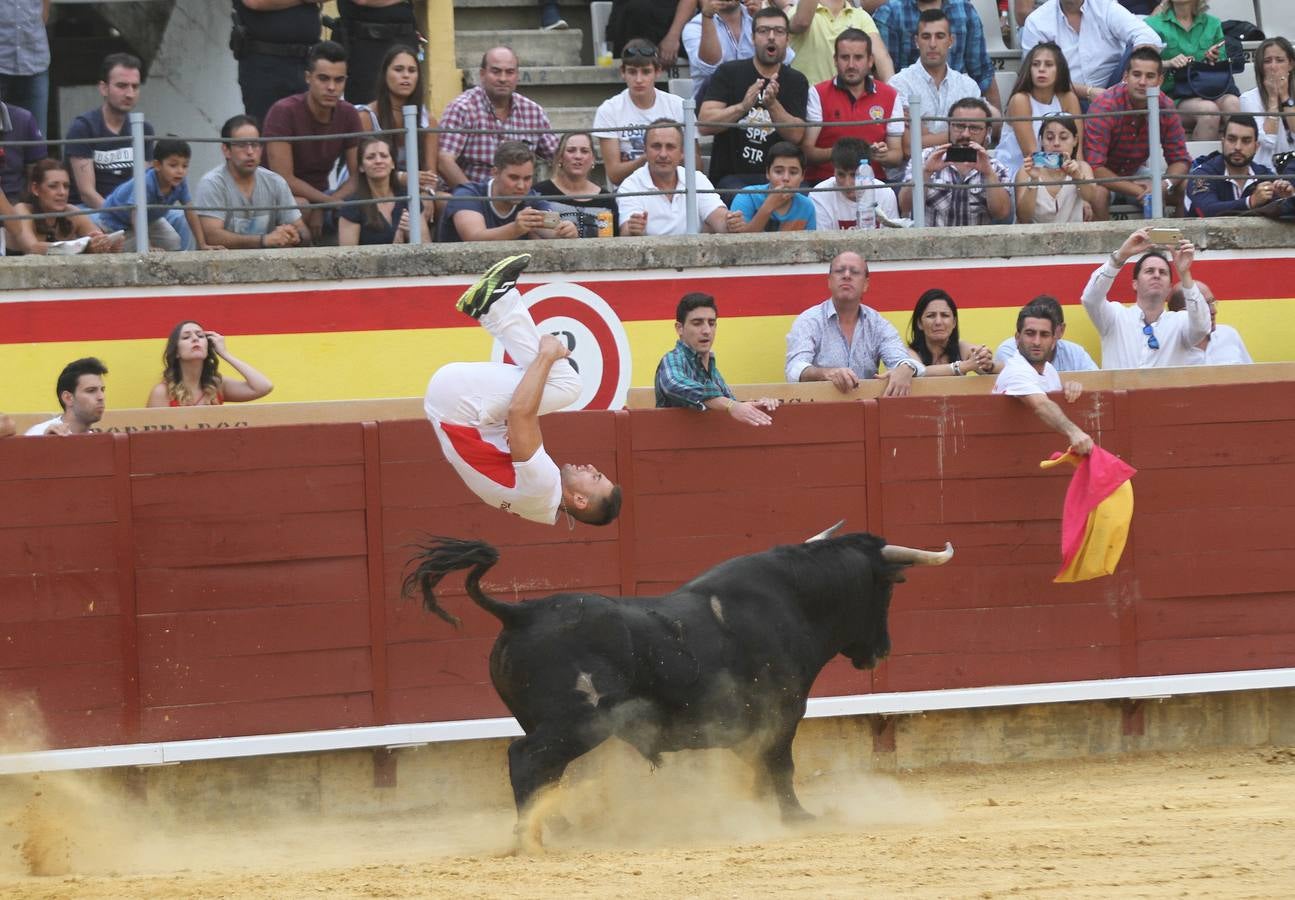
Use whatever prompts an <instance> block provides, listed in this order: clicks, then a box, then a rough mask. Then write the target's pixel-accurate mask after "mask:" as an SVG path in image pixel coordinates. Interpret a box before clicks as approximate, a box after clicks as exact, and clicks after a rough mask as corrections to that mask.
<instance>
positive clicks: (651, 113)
mask: <svg viewBox="0 0 1295 900" xmlns="http://www.w3.org/2000/svg"><path fill="white" fill-rule="evenodd" d="M654 90H655V89H654ZM657 119H672V120H674V121H675V122H682V121H683V98H682V97H677V96H675V95H674V94H669V93H666V92H665V91H656V99H655V100H654V101H653V103H652V108H651V109H639V108H638V107H637V106H635V105H634V101H633V100H631V99H630V91H629V88H626V89H625V90H623V91H621V92H620V93H619V94H617V95H616V96H615V97H609V98H608V99H606V100H604V101H603V102H602V104H601V105H600V106H599V107H598V111H597V112H596V113H594V137H595V138H597V139H598V140H602V139H603V138H609V139H611V138H617V139H619V140H620V142H621V161H622V162H631V161H633V160H636V159H638V158H639V157H640V156H642V155H643V152H644V148H643V129H641V128H640V129H639V130H637V131H602V130H600V129H604V128H613V127H615V126H617V125H647V124H649V123H650V122H653V121H655V120H657Z"/></svg>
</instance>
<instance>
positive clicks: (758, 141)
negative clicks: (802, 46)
mask: <svg viewBox="0 0 1295 900" xmlns="http://www.w3.org/2000/svg"><path fill="white" fill-rule="evenodd" d="M751 34H752V36H753V37H754V38H755V56H754V57H753V58H752V59H739V60H734V61H732V62H727V63H724V64H723V65H722V66H720V67H719V68H718V69H716V70H715V74H714V75H713V76H711V80H710V84H709V85H707V87H706V99H705V101H704V102H703V103H702V105H701V110H700V112H699V113H698V115H697V121H698V124H699V125H700V126H701V132H702V134H713V135H715V143H714V146H713V147H712V148H711V156H710V180H711V181H712V182H713V183H714V185H715V186H716V187H717V188H719V189H720V190H725V189H737V188H744V187H749V186H750V185H753V184H760V183H761V182H762V181H764V170H765V165H766V162H767V160H766V158H765V154H766V153H767V152H768V150H769V148H770V147H772V146H773V145H774V143H776V142H777V141H780V140H783V141H790V142H791V143H793V144H799V143H800V142H801V140H802V139H803V138H804V136H805V109H806V103H807V102H808V98H809V82H808V81H807V80H806V79H805V76H804V75H802V74H800V73H799V72H797V71H796V70H795V69H793V68H791V67H790V66H787V65H786V64H784V62H783V58H784V57H785V56H786V54H787V14H786V13H784V12H783V11H782V10H781V9H778V8H777V7H776V6H771V7H765V8H764V9H761V10H759V11H758V12H757V13H756V14H755V16H754V18H753V19H752V22H751ZM733 125H737V127H736V128H734V127H732V126H733Z"/></svg>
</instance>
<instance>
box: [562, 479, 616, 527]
mask: <svg viewBox="0 0 1295 900" xmlns="http://www.w3.org/2000/svg"><path fill="white" fill-rule="evenodd" d="M568 513H569V515H570V516H571V518H573V519H575V520H576V521H578V522H583V523H585V524H586V525H610V524H611V523H612V522H614V521H615V520H616V517H617V516H619V515H620V514H621V486H620V485H619V484H614V485H612V489H611V492H610V493H609V494H608V495H607V499H605V500H603V501H602V502H601V503H599V504H597V505H594V506H586V507H585V508H584V509H580V510H568Z"/></svg>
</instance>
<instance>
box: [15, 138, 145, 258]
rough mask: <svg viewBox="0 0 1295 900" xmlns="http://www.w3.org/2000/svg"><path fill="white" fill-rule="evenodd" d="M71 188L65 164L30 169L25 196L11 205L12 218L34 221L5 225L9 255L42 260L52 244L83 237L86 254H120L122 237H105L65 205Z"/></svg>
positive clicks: (43, 164) (44, 164)
mask: <svg viewBox="0 0 1295 900" xmlns="http://www.w3.org/2000/svg"><path fill="white" fill-rule="evenodd" d="M71 185H72V174H71V172H69V171H68V168H67V164H66V163H63V162H60V161H58V160H56V159H42V160H39V161H38V162H36V163H35V164H34V165H33V166H32V169H31V178H30V181H29V183H28V189H27V195H26V196H25V197H24V198H23V200H22V202H20V203H17V204H15V205H14V207H13V214H14V215H19V216H35V218H31V219H14V220H11V221H9V222H6V223H5V230H6V231H7V232H8V234H9V238H10V248H9V252H10V253H13V254H15V255H17V254H27V255H29V256H44V255H45V254H47V253H49V252H50V248H51V247H52V246H53V245H54V244H57V243H60V242H63V241H75V240H77V239H78V238H83V237H88V238H89V239H90V240H89V242H88V243H87V244H86V248H85V252H86V253H117V252H119V251H120V250H121V248H122V246H123V244H124V238H123V237H121V236H118V237H116V238H110V237H108V236H107V235H105V234H104V233H103V230H102V229H100V228H99V226H98V225H96V224H95V222H94V219H93V218H91V217H90V216H89V215H83V214H81V213H79V212H77V211H76V207H74V206H72V205H71V204H70V203H68V202H67V198H68V193H69V191H70V190H71ZM60 213H65V214H67V215H59V214H60Z"/></svg>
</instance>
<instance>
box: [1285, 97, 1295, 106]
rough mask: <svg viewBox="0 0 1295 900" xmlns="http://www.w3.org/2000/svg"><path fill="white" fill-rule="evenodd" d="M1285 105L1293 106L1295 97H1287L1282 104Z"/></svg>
mask: <svg viewBox="0 0 1295 900" xmlns="http://www.w3.org/2000/svg"><path fill="white" fill-rule="evenodd" d="M1282 106H1285V107H1291V106H1295V97H1287V98H1286V102H1285V103H1283V104H1282Z"/></svg>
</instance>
